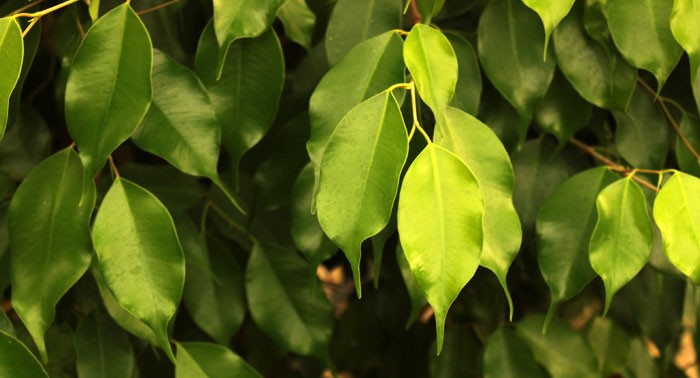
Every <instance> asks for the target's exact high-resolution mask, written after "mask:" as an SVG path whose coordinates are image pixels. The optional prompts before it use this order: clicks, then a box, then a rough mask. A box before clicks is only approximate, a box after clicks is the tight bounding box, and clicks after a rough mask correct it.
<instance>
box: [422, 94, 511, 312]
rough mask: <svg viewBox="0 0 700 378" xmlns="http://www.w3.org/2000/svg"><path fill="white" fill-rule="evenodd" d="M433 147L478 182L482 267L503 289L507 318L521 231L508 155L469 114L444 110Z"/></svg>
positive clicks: (486, 127)
mask: <svg viewBox="0 0 700 378" xmlns="http://www.w3.org/2000/svg"><path fill="white" fill-rule="evenodd" d="M434 139H435V143H436V144H438V145H440V146H442V147H445V148H446V149H448V150H450V151H452V152H454V153H455V154H456V155H457V156H459V157H460V158H461V159H462V161H463V162H465V163H466V164H467V165H468V166H469V167H470V168H471V170H472V172H473V173H474V176H476V178H477V179H478V180H479V184H480V186H481V191H482V194H483V196H484V222H483V227H484V241H483V251H482V253H481V263H480V264H481V265H482V266H484V267H486V268H488V269H489V270H491V271H492V272H494V273H495V274H496V277H498V281H499V282H500V283H501V286H503V290H504V291H505V294H506V298H507V299H508V304H509V306H510V316H511V318H512V316H513V302H512V300H511V297H510V292H509V291H508V284H507V282H506V276H507V275H508V269H509V268H510V264H511V263H512V262H513V260H514V259H515V256H516V255H517V254H518V250H520V243H521V241H522V229H521V227H520V219H519V218H518V213H517V212H516V211H515V207H514V206H513V185H514V178H513V167H512V166H511V164H510V158H509V157H508V152H507V151H506V150H505V148H504V147H503V145H502V144H501V141H500V140H499V139H498V137H497V136H496V134H494V133H493V131H491V129H490V128H489V127H488V126H486V125H484V124H483V123H481V121H479V120H478V119H476V118H474V117H472V116H470V115H469V114H467V113H465V112H463V111H461V110H459V109H456V108H452V107H447V109H446V110H445V113H444V117H443V118H442V119H441V120H439V121H438V123H437V126H436V128H435V136H434Z"/></svg>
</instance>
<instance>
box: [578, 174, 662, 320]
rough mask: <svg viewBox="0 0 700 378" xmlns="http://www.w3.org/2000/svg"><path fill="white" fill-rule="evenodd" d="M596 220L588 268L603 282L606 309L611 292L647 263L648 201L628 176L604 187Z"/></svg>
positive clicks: (650, 237)
mask: <svg viewBox="0 0 700 378" xmlns="http://www.w3.org/2000/svg"><path fill="white" fill-rule="evenodd" d="M596 209H597V211H598V221H597V223H596V225H595V229H594V230H593V234H592V235H591V240H590V244H589V254H590V256H589V258H590V262H591V267H592V268H593V270H594V271H595V272H596V273H598V275H599V276H600V278H602V279H603V284H605V309H604V310H603V314H604V315H605V314H607V313H608V309H610V302H611V301H612V298H613V295H615V293H616V292H617V291H618V290H620V288H622V287H623V286H624V285H625V284H627V283H628V282H629V281H630V280H631V279H632V278H634V276H636V275H637V273H639V271H640V270H642V268H643V267H644V265H646V263H647V261H648V260H649V254H650V253H651V247H652V244H653V235H652V229H651V220H650V219H649V214H648V213H647V201H646V198H645V196H644V192H642V188H640V187H639V184H637V183H636V182H635V181H634V180H632V178H631V177H627V178H623V179H620V180H618V181H616V182H614V183H612V184H610V185H608V186H607V187H606V188H605V189H603V190H602V191H601V192H600V194H598V198H597V199H596Z"/></svg>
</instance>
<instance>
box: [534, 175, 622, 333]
mask: <svg viewBox="0 0 700 378" xmlns="http://www.w3.org/2000/svg"><path fill="white" fill-rule="evenodd" d="M616 179H617V176H616V175H615V174H613V173H611V172H610V170H609V169H608V168H606V167H598V168H591V169H588V170H585V171H583V172H581V173H579V174H577V175H575V176H573V177H571V178H569V179H568V180H566V181H565V182H564V183H563V184H562V185H561V186H559V187H558V188H557V189H556V190H555V191H554V193H553V194H552V195H551V196H550V197H549V198H548V199H547V201H545V202H544V203H543V204H542V207H541V208H540V211H539V213H538V214H537V225H536V229H537V262H538V263H539V267H540V271H541V272H542V277H543V278H544V281H545V282H546V283H547V286H549V290H550V293H551V295H552V299H551V304H550V308H549V314H548V320H549V319H550V318H551V316H552V315H553V311H554V310H555V308H556V306H557V304H559V303H561V302H563V301H565V300H567V299H569V298H571V297H573V296H575V295H576V294H578V293H580V292H581V290H583V288H584V287H585V286H586V285H587V284H588V283H589V282H591V280H592V279H593V278H594V277H595V272H594V271H593V269H592V268H591V264H590V262H589V257H588V255H589V252H588V250H589V240H590V239H591V233H592V232H593V228H594V227H595V222H596V212H595V206H596V198H597V197H598V193H599V192H600V191H601V190H602V189H603V188H605V187H606V186H608V185H609V184H610V183H612V182H613V181H615V180H616ZM546 327H547V324H545V329H546Z"/></svg>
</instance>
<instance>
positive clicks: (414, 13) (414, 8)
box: [408, 0, 423, 24]
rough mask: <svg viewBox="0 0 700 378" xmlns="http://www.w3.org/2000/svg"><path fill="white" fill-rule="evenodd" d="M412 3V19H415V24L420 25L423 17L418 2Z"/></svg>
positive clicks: (412, 1) (410, 8) (409, 8)
mask: <svg viewBox="0 0 700 378" xmlns="http://www.w3.org/2000/svg"><path fill="white" fill-rule="evenodd" d="M410 1H411V4H410V5H409V6H408V10H409V11H410V12H411V19H413V23H414V24H420V23H421V20H422V19H423V17H422V16H421V14H420V11H419V10H418V4H416V0H410Z"/></svg>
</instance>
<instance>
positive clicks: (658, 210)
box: [654, 172, 700, 284]
mask: <svg viewBox="0 0 700 378" xmlns="http://www.w3.org/2000/svg"><path fill="white" fill-rule="evenodd" d="M699 198H700V179H698V178H697V177H694V176H691V175H689V174H686V173H683V172H676V173H674V174H673V177H671V178H670V179H669V180H668V181H667V182H666V184H664V186H663V187H662V188H661V191H660V192H659V193H658V194H657V195H656V201H654V219H655V220H656V224H657V225H658V226H659V229H660V230H661V236H662V237H663V241H664V248H665V250H666V255H667V256H668V259H669V260H671V263H673V265H675V266H676V268H678V270H680V271H681V272H683V274H685V275H686V276H688V277H690V278H691V279H692V280H693V282H695V283H696V284H698V283H700V202H698V199H699Z"/></svg>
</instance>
